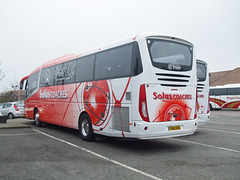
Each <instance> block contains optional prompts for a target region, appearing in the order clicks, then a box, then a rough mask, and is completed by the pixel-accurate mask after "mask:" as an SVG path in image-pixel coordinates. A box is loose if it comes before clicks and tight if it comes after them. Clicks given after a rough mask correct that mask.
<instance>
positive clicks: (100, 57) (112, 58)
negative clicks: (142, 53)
mask: <svg viewBox="0 0 240 180" xmlns="http://www.w3.org/2000/svg"><path fill="white" fill-rule="evenodd" d="M132 47H133V44H128V45H124V46H120V47H117V48H113V49H110V50H106V51H103V52H100V53H98V54H97V56H96V64H95V79H110V78H116V77H127V76H130V75H131V58H132V49H133V48H132Z"/></svg>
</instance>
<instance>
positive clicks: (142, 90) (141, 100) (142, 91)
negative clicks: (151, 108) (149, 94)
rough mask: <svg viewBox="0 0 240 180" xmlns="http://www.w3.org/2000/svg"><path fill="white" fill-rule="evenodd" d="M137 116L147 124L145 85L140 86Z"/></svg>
mask: <svg viewBox="0 0 240 180" xmlns="http://www.w3.org/2000/svg"><path fill="white" fill-rule="evenodd" d="M139 114H140V116H141V118H142V119H143V120H144V121H146V122H149V117H148V109H147V99H146V90H145V84H142V85H141V86H140V93H139Z"/></svg>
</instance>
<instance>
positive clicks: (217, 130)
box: [198, 128, 240, 135]
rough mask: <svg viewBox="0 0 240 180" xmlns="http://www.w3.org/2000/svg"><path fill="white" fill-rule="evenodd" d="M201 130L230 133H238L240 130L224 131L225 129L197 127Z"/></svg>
mask: <svg viewBox="0 0 240 180" xmlns="http://www.w3.org/2000/svg"><path fill="white" fill-rule="evenodd" d="M198 129H201V130H206V131H216V132H223V133H231V134H239V135H240V132H232V131H225V130H221V129H208V128H198Z"/></svg>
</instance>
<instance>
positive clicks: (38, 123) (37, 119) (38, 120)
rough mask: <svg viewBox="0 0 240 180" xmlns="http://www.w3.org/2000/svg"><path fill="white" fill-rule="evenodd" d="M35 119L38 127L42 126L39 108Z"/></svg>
mask: <svg viewBox="0 0 240 180" xmlns="http://www.w3.org/2000/svg"><path fill="white" fill-rule="evenodd" d="M34 120H35V124H36V126H37V127H42V122H41V121H40V116H39V112H38V110H36V111H35V113H34Z"/></svg>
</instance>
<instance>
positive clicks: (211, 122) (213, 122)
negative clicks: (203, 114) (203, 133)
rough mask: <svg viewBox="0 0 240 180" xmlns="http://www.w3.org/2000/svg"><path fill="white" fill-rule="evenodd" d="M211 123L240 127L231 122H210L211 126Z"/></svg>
mask: <svg viewBox="0 0 240 180" xmlns="http://www.w3.org/2000/svg"><path fill="white" fill-rule="evenodd" d="M210 123H213V124H226V125H228V124H230V125H240V123H230V122H219V121H218V122H216V121H215V122H214V121H209V124H210Z"/></svg>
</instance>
